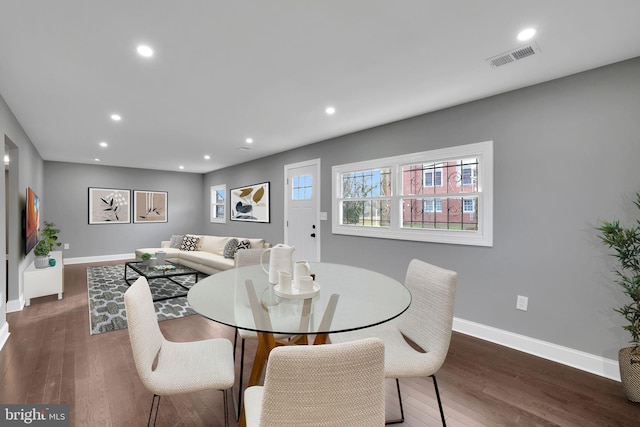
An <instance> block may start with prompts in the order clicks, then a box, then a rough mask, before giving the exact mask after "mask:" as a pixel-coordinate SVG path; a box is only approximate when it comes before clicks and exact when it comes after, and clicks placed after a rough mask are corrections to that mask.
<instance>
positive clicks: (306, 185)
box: [291, 175, 313, 200]
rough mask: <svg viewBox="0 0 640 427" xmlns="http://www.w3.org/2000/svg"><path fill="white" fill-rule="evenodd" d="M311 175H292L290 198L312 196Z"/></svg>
mask: <svg viewBox="0 0 640 427" xmlns="http://www.w3.org/2000/svg"><path fill="white" fill-rule="evenodd" d="M311 179H312V177H311V175H300V176H294V177H293V187H292V188H291V190H292V191H293V194H292V195H291V200H311V199H312V198H313V192H312V190H313V182H312V181H311Z"/></svg>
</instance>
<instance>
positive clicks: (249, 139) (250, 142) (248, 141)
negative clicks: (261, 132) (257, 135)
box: [245, 138, 253, 144]
mask: <svg viewBox="0 0 640 427" xmlns="http://www.w3.org/2000/svg"><path fill="white" fill-rule="evenodd" d="M245 141H247V144H253V138H247V139H246V140H245Z"/></svg>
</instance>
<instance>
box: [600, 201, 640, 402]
mask: <svg viewBox="0 0 640 427" xmlns="http://www.w3.org/2000/svg"><path fill="white" fill-rule="evenodd" d="M634 204H635V205H636V207H637V208H638V209H640V193H636V200H635V202H634ZM598 231H600V236H599V237H600V239H601V240H602V242H603V243H604V244H605V245H606V246H607V247H609V248H610V249H613V250H614V252H613V254H612V255H613V256H614V257H616V258H617V260H618V266H617V267H616V269H615V274H616V281H615V282H616V283H617V284H618V285H620V287H621V288H622V292H623V293H624V294H625V295H627V296H628V297H629V298H630V299H631V301H630V302H628V303H627V304H625V305H623V306H622V307H620V308H616V309H614V310H615V311H616V312H618V313H620V314H621V315H622V316H623V317H624V318H625V320H626V321H627V323H626V324H625V325H623V328H624V329H625V330H626V331H628V332H629V333H630V334H631V341H630V343H631V344H632V345H631V346H629V347H625V348H623V349H621V350H620V351H619V353H618V362H619V364H620V379H621V381H622V387H623V388H624V392H625V394H626V395H627V398H628V399H629V400H630V401H632V402H640V219H637V220H636V224H635V225H633V226H630V227H624V226H622V225H620V222H619V221H617V220H614V221H611V222H609V221H602V224H601V226H600V227H598Z"/></svg>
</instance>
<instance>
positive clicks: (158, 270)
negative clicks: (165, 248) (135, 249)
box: [125, 261, 198, 279]
mask: <svg viewBox="0 0 640 427" xmlns="http://www.w3.org/2000/svg"><path fill="white" fill-rule="evenodd" d="M125 264H126V265H125V267H129V268H131V269H132V270H133V271H135V272H136V273H138V274H139V275H141V276H144V277H146V278H147V279H155V278H160V277H173V276H186V275H189V274H197V273H198V271H197V270H194V269H193V268H191V267H187V266H185V265H181V264H174V263H172V262H171V261H167V262H166V263H165V264H164V265H159V266H148V265H145V264H144V263H143V262H142V261H131V262H127V263H125ZM165 266H168V268H163V267H165Z"/></svg>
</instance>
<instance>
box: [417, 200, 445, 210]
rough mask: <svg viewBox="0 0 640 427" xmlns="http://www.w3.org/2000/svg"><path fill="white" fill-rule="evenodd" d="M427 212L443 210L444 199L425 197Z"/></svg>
mask: <svg viewBox="0 0 640 427" xmlns="http://www.w3.org/2000/svg"><path fill="white" fill-rule="evenodd" d="M422 209H423V210H424V211H425V212H430V213H431V212H442V199H425V201H424V208H422Z"/></svg>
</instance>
